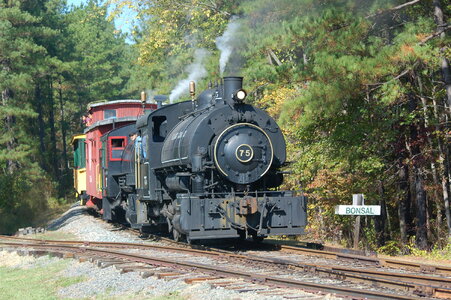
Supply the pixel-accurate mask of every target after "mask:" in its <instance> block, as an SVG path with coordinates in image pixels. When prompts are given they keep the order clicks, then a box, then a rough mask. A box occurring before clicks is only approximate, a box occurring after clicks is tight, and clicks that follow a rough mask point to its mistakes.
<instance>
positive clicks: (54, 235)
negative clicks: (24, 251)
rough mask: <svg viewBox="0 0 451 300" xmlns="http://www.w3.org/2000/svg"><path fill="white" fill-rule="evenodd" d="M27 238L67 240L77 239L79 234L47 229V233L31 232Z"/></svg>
mask: <svg viewBox="0 0 451 300" xmlns="http://www.w3.org/2000/svg"><path fill="white" fill-rule="evenodd" d="M25 237H26V238H32V239H38V240H51V241H56V240H66V241H76V240H78V238H77V236H76V235H75V234H72V233H68V232H62V231H46V232H45V233H38V234H30V235H26V236H25Z"/></svg>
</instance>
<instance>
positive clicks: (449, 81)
mask: <svg viewBox="0 0 451 300" xmlns="http://www.w3.org/2000/svg"><path fill="white" fill-rule="evenodd" d="M433 4H434V19H435V23H436V24H437V31H441V30H443V28H444V27H446V26H447V24H446V22H445V19H444V17H443V10H442V6H441V4H440V0H434V1H433ZM445 37H446V32H445V31H443V32H442V33H441V34H440V38H441V39H442V40H444V39H445ZM440 51H441V53H442V57H441V69H442V75H443V81H444V82H445V90H446V99H447V101H446V102H447V106H448V109H450V108H451V71H450V70H449V62H448V60H447V59H446V57H445V55H444V51H445V48H442V49H441V50H440ZM448 114H450V111H448Z"/></svg>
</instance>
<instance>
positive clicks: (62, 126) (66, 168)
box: [58, 79, 68, 174]
mask: <svg viewBox="0 0 451 300" xmlns="http://www.w3.org/2000/svg"><path fill="white" fill-rule="evenodd" d="M61 85H62V82H61V79H60V80H59V89H58V94H59V104H60V114H61V122H60V126H61V135H62V139H63V162H64V174H67V170H68V161H67V145H66V125H65V119H64V102H63V90H62V86H61Z"/></svg>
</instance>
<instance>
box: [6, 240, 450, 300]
mask: <svg viewBox="0 0 451 300" xmlns="http://www.w3.org/2000/svg"><path fill="white" fill-rule="evenodd" d="M0 245H3V247H7V248H27V249H35V250H44V251H50V252H55V251H56V252H58V251H62V252H65V253H66V252H70V253H76V254H78V255H80V254H83V255H85V256H91V257H96V256H103V257H109V259H120V260H125V261H128V262H135V263H143V264H148V265H154V266H164V267H170V268H174V269H184V270H196V272H201V273H203V274H208V275H209V276H213V277H220V278H230V277H235V278H242V279H244V280H247V281H252V282H259V283H263V284H265V285H271V286H279V287H290V288H297V289H303V290H314V291H321V292H323V293H335V294H337V295H345V296H353V297H362V298H370V299H412V298H413V297H415V296H428V297H437V298H451V279H450V278H446V277H437V276H430V275H424V274H405V273H395V272H387V271H384V270H372V269H368V268H365V269H362V268H359V269H357V268H349V267H342V266H330V265H319V264H306V263H298V262H295V261H292V260H286V259H277V258H266V257H259V256H255V255H244V254H236V253H233V252H230V251H224V250H216V249H205V250H199V249H193V248H190V247H182V248H181V247H173V246H161V245H152V244H138V243H109V242H108V243H105V242H83V241H49V240H33V239H19V238H15V237H0ZM113 248H114V249H142V250H157V251H165V252H167V251H169V252H177V253H189V255H191V256H192V255H196V256H208V257H212V258H216V259H222V260H224V259H226V260H227V261H229V262H232V261H235V262H237V261H238V262H239V263H244V264H248V265H253V266H255V265H259V266H266V267H268V266H269V267H271V268H273V269H274V268H275V269H288V270H293V271H303V272H311V273H314V274H315V275H321V276H322V277H324V276H325V277H329V278H335V279H340V280H347V281H352V282H359V283H365V284H370V285H372V286H379V287H389V288H392V289H396V290H399V291H403V292H408V295H407V296H403V295H395V294H388V293H381V292H375V291H368V290H362V289H356V288H348V287H342V286H337V285H334V286H331V285H327V284H317V283H309V282H303V281H300V280H293V279H286V278H281V277H279V276H268V275H267V274H256V273H253V272H243V271H239V270H230V269H228V268H224V267H222V266H217V265H214V266H211V265H206V264H198V263H193V262H187V261H183V260H180V259H178V260H173V259H170V258H161V257H160V258H156V257H149V256H145V255H138V254H131V253H127V252H124V251H116V250H114V251H113V250H111V249H113ZM282 249H284V247H282ZM285 249H290V251H298V250H297V249H300V248H295V249H291V248H285ZM303 250H306V249H302V250H299V251H303ZM309 251H310V250H309ZM309 253H310V254H311V253H312V252H309ZM323 254H324V252H323ZM326 255H332V254H330V253H327V254H326ZM353 257H354V258H355V256H353Z"/></svg>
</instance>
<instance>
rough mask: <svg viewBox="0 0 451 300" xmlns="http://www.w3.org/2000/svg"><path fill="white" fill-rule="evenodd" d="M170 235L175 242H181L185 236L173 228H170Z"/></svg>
mask: <svg viewBox="0 0 451 300" xmlns="http://www.w3.org/2000/svg"><path fill="white" fill-rule="evenodd" d="M172 237H173V238H174V241H176V242H183V241H184V240H185V239H186V236H185V235H184V234H183V233H180V232H178V231H177V230H176V229H175V228H172Z"/></svg>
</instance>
